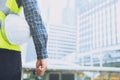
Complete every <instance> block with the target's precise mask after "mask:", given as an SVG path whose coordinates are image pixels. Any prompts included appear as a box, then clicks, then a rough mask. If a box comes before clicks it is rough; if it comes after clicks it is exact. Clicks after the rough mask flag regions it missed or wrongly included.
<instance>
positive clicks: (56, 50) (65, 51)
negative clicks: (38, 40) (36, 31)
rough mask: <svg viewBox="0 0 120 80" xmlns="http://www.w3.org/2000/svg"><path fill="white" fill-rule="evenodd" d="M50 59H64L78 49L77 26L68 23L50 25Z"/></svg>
mask: <svg viewBox="0 0 120 80" xmlns="http://www.w3.org/2000/svg"><path fill="white" fill-rule="evenodd" d="M48 34H49V39H48V53H49V58H50V59H62V58H64V57H65V56H67V55H69V54H71V53H74V52H75V51H76V28H75V27H74V26H67V25H50V24H49V25H48Z"/></svg>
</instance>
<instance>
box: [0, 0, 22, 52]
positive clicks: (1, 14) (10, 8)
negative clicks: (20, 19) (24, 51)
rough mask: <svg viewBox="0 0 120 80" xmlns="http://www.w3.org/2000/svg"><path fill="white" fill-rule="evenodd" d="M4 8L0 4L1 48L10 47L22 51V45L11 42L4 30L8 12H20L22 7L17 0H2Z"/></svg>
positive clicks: (0, 1) (0, 0)
mask: <svg viewBox="0 0 120 80" xmlns="http://www.w3.org/2000/svg"><path fill="white" fill-rule="evenodd" d="M2 1H3V4H2V8H4V9H2V8H1V5H0V23H1V25H2V26H0V27H2V28H0V48H3V49H9V50H16V51H20V47H19V46H17V45H14V44H10V43H9V42H8V40H7V38H6V35H5V31H4V20H5V17H6V15H7V14H9V13H15V14H19V13H20V10H21V8H18V5H17V3H16V0H0V3H2Z"/></svg>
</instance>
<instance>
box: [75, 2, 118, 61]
mask: <svg viewBox="0 0 120 80" xmlns="http://www.w3.org/2000/svg"><path fill="white" fill-rule="evenodd" d="M77 1H78V2H77V15H78V18H77V19H78V20H77V21H78V29H77V30H78V41H77V43H78V44H77V47H78V48H77V51H78V52H79V53H81V54H82V53H83V54H85V53H86V54H87V53H103V54H105V55H106V54H108V53H109V55H112V54H116V55H117V53H120V52H119V50H120V22H119V21H120V11H119V9H120V0H86V1H85V0H81V1H79V0H77ZM112 56H113V55H112ZM117 56H119V55H117ZM119 57H120V56H119ZM89 58H90V57H89V56H88V57H87V56H86V62H89ZM96 61H99V60H96Z"/></svg>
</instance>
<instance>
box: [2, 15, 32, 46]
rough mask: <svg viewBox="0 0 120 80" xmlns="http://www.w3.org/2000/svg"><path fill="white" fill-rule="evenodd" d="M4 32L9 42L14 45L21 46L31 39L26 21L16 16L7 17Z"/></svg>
mask: <svg viewBox="0 0 120 80" xmlns="http://www.w3.org/2000/svg"><path fill="white" fill-rule="evenodd" d="M4 31H5V34H6V37H7V39H8V41H9V42H10V43H12V44H16V45H21V44H23V43H26V42H27V41H28V40H29V39H30V38H31V36H30V30H29V26H28V24H27V22H26V20H25V19H24V18H22V17H20V16H18V15H15V14H9V15H8V16H7V17H6V19H5V25H4Z"/></svg>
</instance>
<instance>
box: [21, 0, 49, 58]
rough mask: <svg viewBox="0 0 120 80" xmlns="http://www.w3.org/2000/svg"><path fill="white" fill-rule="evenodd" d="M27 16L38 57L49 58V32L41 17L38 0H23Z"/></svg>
mask: <svg viewBox="0 0 120 80" xmlns="http://www.w3.org/2000/svg"><path fill="white" fill-rule="evenodd" d="M22 4H23V9H24V14H25V18H26V20H27V22H28V24H29V26H30V31H31V35H32V37H33V41H34V45H35V49H36V53H37V59H44V58H47V57H48V55H47V38H48V34H47V31H46V29H45V26H44V24H43V21H42V19H41V15H40V11H39V9H38V4H37V1H36V0H22Z"/></svg>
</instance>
